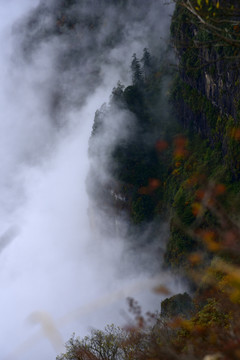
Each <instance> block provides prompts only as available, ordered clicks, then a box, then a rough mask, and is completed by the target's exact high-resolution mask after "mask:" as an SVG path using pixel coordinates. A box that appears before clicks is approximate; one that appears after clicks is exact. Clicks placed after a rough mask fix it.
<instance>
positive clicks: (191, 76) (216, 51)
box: [171, 0, 240, 180]
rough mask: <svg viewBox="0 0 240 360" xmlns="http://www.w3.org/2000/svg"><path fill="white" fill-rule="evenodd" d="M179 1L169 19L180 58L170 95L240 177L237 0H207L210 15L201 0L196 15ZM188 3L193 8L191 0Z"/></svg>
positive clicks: (189, 122)
mask: <svg viewBox="0 0 240 360" xmlns="http://www.w3.org/2000/svg"><path fill="white" fill-rule="evenodd" d="M183 3H184V2H180V1H177V5H176V9H175V13H174V15H173V18H172V25H171V34H172V40H173V44H174V47H175V49H176V53H177V57H178V59H179V73H178V76H177V78H176V81H175V84H174V86H173V90H172V101H173V103H174V107H175V109H176V112H177V116H178V118H179V119H180V121H181V122H182V123H183V125H184V127H185V128H186V129H188V130H190V131H192V133H198V134H199V135H200V136H201V137H202V138H204V139H206V140H207V141H208V143H209V145H210V146H211V148H216V149H221V154H222V164H223V165H224V166H226V169H228V170H229V173H230V174H231V176H232V179H235V180H236V179H240V170H239V169H240V150H239V148H240V147H239V138H240V137H239V136H238V135H239V134H238V131H239V130H238V129H239V127H240V97H239V94H240V66H239V65H240V57H239V54H240V46H239V36H240V25H239V20H240V3H239V2H238V3H236V2H235V1H230V2H227V3H224V4H223V2H220V3H221V5H220V7H218V6H217V4H218V3H217V2H215V1H214V0H211V1H209V7H210V8H211V9H212V10H211V13H209V14H210V15H207V11H208V9H209V8H206V9H205V10H206V11H205V10H204V6H205V7H206V6H207V5H206V3H205V2H202V4H204V6H202V8H201V9H199V10H197V11H195V15H194V14H192V13H191V11H189V9H186V8H185V7H184V6H182V4H183ZM188 4H192V6H193V9H196V8H197V7H196V6H195V5H196V2H195V1H194V0H191V1H190V2H188ZM204 11H205V12H204ZM199 14H200V15H201V17H202V19H204V21H205V23H204V21H203V22H201V21H199V17H198V15H199ZM211 17H212V18H211ZM209 19H210V20H209ZM209 24H210V25H209ZM214 27H215V28H216V29H217V30H215V28H214Z"/></svg>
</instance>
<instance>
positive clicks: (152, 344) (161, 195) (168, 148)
mask: <svg viewBox="0 0 240 360" xmlns="http://www.w3.org/2000/svg"><path fill="white" fill-rule="evenodd" d="M176 3H177V4H176V9H175V12H174V15H173V18H172V25H171V36H172V41H173V44H174V46H175V49H176V51H177V54H178V57H179V70H178V72H177V73H176V74H174V73H173V72H172V71H168V68H166V67H164V64H163V63H162V62H161V61H160V60H159V59H155V58H154V57H153V56H152V55H151V54H150V52H149V51H148V50H147V49H144V52H143V57H142V59H141V60H140V59H138V58H137V56H136V54H134V55H133V61H132V64H131V71H132V84H131V85H130V86H128V87H126V88H124V86H123V85H121V84H118V86H117V87H116V88H114V89H113V93H112V96H111V101H110V104H109V105H105V107H103V108H101V109H100V110H99V111H98V112H97V113H96V116H95V121H94V126H93V133H92V137H91V141H90V154H91V156H93V157H94V156H98V155H96V154H99V153H101V151H102V150H103V148H101V147H99V148H97V149H96V148H95V147H94V146H95V145H94V144H95V140H96V139H97V137H98V135H100V136H102V135H104V132H105V131H107V130H108V129H107V128H106V124H107V123H106V121H105V119H107V118H108V119H109V118H111V117H112V119H113V120H112V121H114V119H115V118H114V113H116V112H120V113H121V111H122V112H123V113H124V114H125V115H126V116H127V117H128V120H129V122H131V121H132V122H131V124H130V125H131V126H130V128H131V131H129V132H128V134H127V135H126V136H125V137H121V138H119V139H118V141H116V142H115V143H114V146H113V147H111V149H110V150H109V153H108V154H110V161H109V163H108V165H107V170H108V171H109V173H110V174H111V181H112V183H113V184H114V185H113V186H112V185H111V184H108V187H107V188H108V191H109V193H111V190H112V189H114V191H113V192H114V194H115V195H116V194H117V195H118V197H119V198H121V199H124V200H122V204H121V210H124V212H125V215H126V214H127V215H128V220H129V222H130V223H131V224H134V226H135V227H140V229H141V226H143V225H144V224H145V223H151V222H159V221H161V219H168V220H169V222H170V235H169V239H168V242H167V246H166V251H165V255H164V259H165V266H166V267H168V268H170V269H171V270H172V271H173V272H176V273H180V274H182V275H183V276H184V277H185V278H186V279H187V280H188V282H189V283H190V285H191V289H192V292H193V295H192V297H190V296H189V295H188V294H178V295H174V296H172V297H169V298H167V299H166V300H164V301H163V302H162V310H161V314H157V315H155V316H153V317H152V323H149V322H148V320H146V319H145V317H144V316H143V315H142V314H141V311H140V310H139V307H138V306H137V305H136V303H134V301H132V302H131V306H130V310H131V311H132V310H133V311H132V313H133V314H134V315H135V320H136V324H135V326H133V327H131V328H130V329H117V328H115V327H109V328H107V329H105V331H103V332H98V331H93V332H92V334H91V336H90V337H87V338H84V339H83V340H80V339H77V338H72V339H71V340H70V341H69V343H68V344H67V352H66V354H63V355H61V356H60V357H59V358H58V360H70V359H77V360H88V359H89V360H90V359H94V360H96V359H102V360H103V359H129V360H135V359H138V360H139V359H148V360H150V359H155V360H158V359H166V360H168V359H169V360H170V359H171V360H172V359H199V360H200V359H201V360H202V359H215V360H217V359H220V358H221V359H239V358H240V355H239V354H240V346H239V329H240V322H239V315H240V308H239V304H240V270H239V265H240V245H239V241H240V226H239V219H240V183H239V181H240V146H239V141H240V126H239V114H240V113H239V104H240V100H239V99H240V85H239V76H240V74H239V67H238V61H239V59H238V54H239V40H240V38H239V37H240V35H239V29H240V24H239V18H240V8H239V5H238V3H237V2H236V1H230V2H226V3H224V2H221V1H218V0H196V1H195V0H189V1H184V0H183V1H176ZM166 79H167V80H168V81H167V84H168V86H167V89H168V96H166V94H165V93H166V91H163V89H165V90H166ZM166 104H167V105H166ZM166 106H168V107H169V109H171V111H167V112H166V111H164V109H165V108H166ZM173 109H174V110H173ZM119 119H121V116H120V117H119ZM96 144H97V141H96ZM91 149H92V150H91ZM104 151H106V149H105V148H104ZM105 185H106V184H103V185H102V187H101V186H100V187H99V188H98V191H99V192H100V193H101V191H102V192H103V193H104V194H106V186H105ZM116 189H117V190H116ZM102 198H103V197H102ZM110 198H111V196H110ZM109 203H110V207H112V208H114V207H116V206H119V207H120V205H119V204H118V203H117V205H116V201H115V200H114V199H113V198H112V200H111V199H110V200H109ZM107 211H109V208H108V209H107ZM149 246H151V245H150V239H149ZM166 290H167V289H163V288H162V287H160V289H159V292H162V293H163V294H165V295H168V292H167V291H166ZM99 339H100V340H99ZM96 344H97V346H96ZM116 349H117V350H116ZM72 354H73V355H72ZM208 354H209V356H210V355H211V356H212V357H211V358H210V357H209V358H208V357H205V356H206V355H208ZM71 356H72V357H71Z"/></svg>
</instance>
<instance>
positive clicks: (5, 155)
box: [0, 0, 180, 360]
mask: <svg viewBox="0 0 240 360" xmlns="http://www.w3.org/2000/svg"><path fill="white" fill-rule="evenodd" d="M106 3H107V1H106ZM39 4H40V5H39ZM83 4H84V6H82V7H81V16H82V17H84V16H86V17H88V16H89V13H90V12H91V11H92V9H93V8H94V6H95V4H96V3H95V2H83ZM157 5H159V2H158V1H151V2H149V11H148V14H147V16H146V19H145V18H142V14H143V12H144V8H143V7H139V9H138V12H137V13H135V12H134V9H133V8H131V11H130V12H129V11H127V13H128V14H129V19H124V18H123V19H122V20H121V21H120V20H119V22H118V26H119V27H122V26H123V24H124V23H126V24H127V25H126V27H125V28H123V29H122V30H123V34H122V37H121V39H120V40H119V41H118V42H117V44H116V45H115V44H114V42H113V44H110V45H108V46H107V47H105V45H104V44H105V42H106V37H108V36H109V34H111V33H113V30H112V26H113V25H112V24H113V22H114V19H116V18H117V13H116V9H114V7H112V6H110V7H109V8H104V7H103V9H96V11H99V12H100V13H101V14H103V13H104V16H106V19H110V18H111V17H112V20H111V22H109V23H108V24H107V25H105V27H102V24H103V23H104V22H101V21H100V25H99V27H98V28H97V30H96V31H97V32H98V37H97V38H96V35H97V32H94V33H93V34H92V33H91V32H90V33H88V32H87V30H86V28H85V27H84V26H85V25H84V26H83V27H81V24H80V25H79V27H78V26H76V27H77V29H76V32H75V33H74V35H73V34H72V33H70V32H69V31H70V30H69V28H68V27H66V28H64V26H63V29H61V32H62V33H61V35H59V34H58V33H56V32H54V31H52V30H51V29H52V26H53V24H56V23H55V18H54V14H56V13H57V11H58V8H56V7H57V6H58V5H57V2H56V1H51V2H44V1H42V2H39V1H33V0H31V1H28V0H22V1H21V4H20V3H19V1H17V0H11V1H9V2H8V3H3V2H0V13H1V14H2V21H1V25H0V30H1V31H0V36H1V44H2V49H1V54H0V67H1V72H0V73H1V75H0V76H1V89H0V103H1V110H2V111H1V120H0V166H1V174H2V176H1V179H0V202H1V206H0V213H1V225H0V288H1V300H0V309H1V328H2V332H1V336H0V358H1V359H24V360H28V359H29V360H30V359H33V357H34V359H35V360H38V359H39V360H40V359H41V360H43V359H44V360H48V359H49V360H50V359H54V358H55V356H56V354H57V353H59V352H60V351H61V349H62V346H63V343H64V342H65V341H67V340H68V338H69V337H70V336H71V334H72V333H73V332H76V333H77V334H80V335H81V336H84V335H86V334H87V332H88V330H89V329H90V328H91V327H99V328H103V326H104V325H106V324H107V323H112V322H115V323H119V324H121V323H124V321H125V317H124V315H123V314H122V312H123V311H126V305H125V298H126V297H127V296H134V297H136V298H139V299H141V301H142V304H143V306H144V307H145V309H146V310H149V309H150V310H151V309H155V308H159V303H160V298H159V296H157V295H154V294H153V293H152V288H153V286H154V285H155V284H156V283H158V282H159V280H158V279H155V280H154V279H153V280H152V277H153V273H152V270H151V271H147V269H146V266H143V267H142V268H141V266H139V264H140V263H142V264H144V263H145V264H146V263H147V262H148V254H146V256H144V255H142V258H141V259H139V258H138V257H137V255H136V254H134V253H127V252H126V244H125V242H124V241H123V239H121V238H118V237H116V236H115V237H112V238H111V237H109V238H108V239H106V238H103V237H101V236H100V235H99V234H98V231H97V229H94V226H93V225H92V224H91V221H89V200H88V197H87V194H86V184H85V181H86V177H87V173H88V168H89V163H88V140H89V137H90V133H91V128H92V124H93V119H94V113H95V111H96V109H98V108H99V107H100V106H101V104H102V103H103V102H107V101H108V98H109V94H110V93H111V90H112V88H113V86H115V85H116V83H117V81H118V80H121V81H123V82H126V81H128V77H129V73H128V67H129V62H130V61H131V56H132V53H133V52H138V51H142V48H143V47H145V46H147V45H148V40H149V37H150V34H151V32H152V30H153V24H154V22H155V20H156V6H157ZM161 6H162V5H161ZM36 9H37V10H36ZM78 9H79V8H78V7H75V8H70V9H68V10H67V14H70V15H71V14H72V12H74V11H75V12H76V13H77V11H78ZM106 9H107V10H106ZM106 11H107V12H106ZM170 12H171V9H170V10H167V11H166V14H168V13H170ZM122 14H123V15H124V14H126V12H123V13H122ZM133 14H134V17H133V18H132V22H131V21H130V20H131V16H133ZM166 14H165V15H166ZM70 15H69V16H70ZM32 16H37V18H36V20H35V22H34V21H32V22H31V21H30V20H29V19H32ZM59 16H60V15H59ZM61 16H62V15H61ZM66 16H67V15H66ZM165 17H166V16H165ZM165 17H164V22H163V23H162V24H161V26H160V25H159V31H160V27H161V28H162V31H163V32H165V31H166V32H167V30H165V29H167V26H168V21H169V20H167V21H165ZM60 19H61V17H60ZM127 20H128V21H127ZM29 24H30V25H31V26H30V25H29ZM130 25H131V26H130ZM46 28H47V29H49V31H48V32H47V36H45V35H46V32H44V29H46ZM85 30H86V36H85V35H83V36H82V37H81V41H80V40H79V33H80V32H81V31H82V32H84V31H85ZM79 41H80V45H79V47H78V44H79ZM91 41H94V47H92V46H90V44H91ZM150 45H151V44H150ZM152 46H153V45H152ZM73 50H74V51H78V54H77V55H76V58H75V61H74V63H72V62H71V61H70V62H69V58H70V59H72V57H73V53H72V51H73ZM83 53H84V55H81V54H83ZM100 54H101V56H100ZM78 60H79V61H80V62H78ZM163 233H164V230H163ZM161 281H162V282H163V283H164V282H167V283H168V285H169V282H170V280H169V277H168V275H167V274H162V276H161ZM178 287H179V288H180V285H177V284H176V283H174V281H172V280H171V288H172V290H175V291H178V290H179V288H178ZM139 294H140V295H139Z"/></svg>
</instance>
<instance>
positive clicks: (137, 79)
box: [131, 54, 143, 86]
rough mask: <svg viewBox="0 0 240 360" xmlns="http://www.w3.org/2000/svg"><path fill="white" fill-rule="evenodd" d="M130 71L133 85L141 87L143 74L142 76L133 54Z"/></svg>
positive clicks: (138, 62)
mask: <svg viewBox="0 0 240 360" xmlns="http://www.w3.org/2000/svg"><path fill="white" fill-rule="evenodd" d="M131 70H132V82H133V85H136V86H141V85H142V83H143V74H142V69H141V64H140V61H139V59H138V58H137V56H136V54H133V60H132V64H131Z"/></svg>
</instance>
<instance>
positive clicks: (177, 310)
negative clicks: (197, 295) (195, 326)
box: [161, 292, 194, 318]
mask: <svg viewBox="0 0 240 360" xmlns="http://www.w3.org/2000/svg"><path fill="white" fill-rule="evenodd" d="M193 311H194V303H193V301H192V299H191V297H190V296H189V295H188V294H187V293H186V292H185V293H184V294H177V295H174V296H172V297H170V298H167V299H165V300H164V301H163V302H162V303H161V316H164V317H170V318H171V317H176V316H182V317H186V318H189V317H190V316H191V313H192V312H193Z"/></svg>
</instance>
